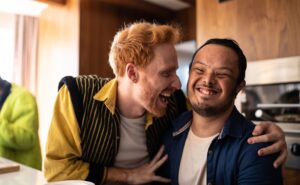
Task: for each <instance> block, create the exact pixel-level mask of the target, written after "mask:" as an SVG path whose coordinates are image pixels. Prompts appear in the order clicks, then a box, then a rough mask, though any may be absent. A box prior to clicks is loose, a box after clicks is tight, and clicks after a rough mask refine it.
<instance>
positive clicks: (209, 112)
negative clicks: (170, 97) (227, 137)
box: [190, 87, 237, 117]
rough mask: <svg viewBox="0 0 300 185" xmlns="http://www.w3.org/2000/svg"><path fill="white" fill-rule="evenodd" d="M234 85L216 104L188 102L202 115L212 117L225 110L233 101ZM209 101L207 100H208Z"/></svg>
mask: <svg viewBox="0 0 300 185" xmlns="http://www.w3.org/2000/svg"><path fill="white" fill-rule="evenodd" d="M236 94H237V93H236V87H235V88H234V89H233V90H232V92H231V93H230V95H229V96H228V97H227V98H226V100H225V101H224V102H222V103H219V104H217V105H208V104H206V103H205V102H190V103H191V106H192V108H193V110H194V111H195V112H197V113H198V114H199V115H201V116H204V117H212V116H216V115H220V114H222V113H224V112H226V111H227V110H228V109H229V108H230V107H231V106H232V105H233V103H234V100H235V97H236ZM208 101H209V100H208Z"/></svg>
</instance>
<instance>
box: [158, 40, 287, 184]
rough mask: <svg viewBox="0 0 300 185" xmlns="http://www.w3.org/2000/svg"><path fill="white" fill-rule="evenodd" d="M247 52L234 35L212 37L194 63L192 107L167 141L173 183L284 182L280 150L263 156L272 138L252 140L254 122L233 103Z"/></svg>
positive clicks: (167, 170) (168, 171) (242, 83)
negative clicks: (277, 163) (279, 165)
mask: <svg viewBox="0 0 300 185" xmlns="http://www.w3.org/2000/svg"><path fill="white" fill-rule="evenodd" d="M246 67H247V63H246V57H245V56H244V54H243V52H242V50H241V49H240V47H239V46H238V44H237V42H236V41H234V40H231V39H210V40H208V41H207V42H206V43H205V44H203V45H202V46H201V47H200V48H199V49H198V50H197V51H196V52H195V54H194V56H193V59H192V62H191V64H190V72H189V80H188V91H187V94H188V99H189V101H190V103H191V106H192V111H188V112H186V113H184V114H182V115H181V116H179V118H177V119H176V120H175V121H174V122H173V124H172V127H173V128H172V129H171V130H170V132H168V134H167V135H166V137H165V140H164V144H165V150H166V153H167V154H168V156H169V161H168V162H167V163H166V164H165V166H164V168H162V171H163V173H164V175H165V176H166V177H168V178H171V181H172V184H189V185H199V184H200V185H204V184H209V185H211V184H216V185H234V184H239V185H241V184H243V185H244V184H247V185H250V184H253V185H254V184H255V185H258V184H263V185H281V184H282V177H281V169H280V168H277V169H276V168H274V167H273V165H272V163H273V161H274V160H275V159H276V157H277V156H278V154H272V155H268V156H264V157H260V156H259V155H258V154H257V151H258V150H259V149H260V148H262V147H267V146H269V145H270V143H259V144H248V142H247V140H248V139H249V138H250V137H251V136H252V133H253V131H254V127H255V125H254V124H253V123H252V122H251V121H248V120H246V119H245V117H244V116H243V115H242V114H240V113H239V112H238V110H237V109H236V108H235V106H234V100H235V98H236V95H237V94H238V92H239V91H240V90H241V89H242V88H244V86H245V84H246V82H245V80H244V78H245V70H246Z"/></svg>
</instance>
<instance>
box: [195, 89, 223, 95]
mask: <svg viewBox="0 0 300 185" xmlns="http://www.w3.org/2000/svg"><path fill="white" fill-rule="evenodd" d="M198 91H199V92H200V93H201V94H204V95H216V94H217V93H218V91H217V90H216V89H207V88H198Z"/></svg>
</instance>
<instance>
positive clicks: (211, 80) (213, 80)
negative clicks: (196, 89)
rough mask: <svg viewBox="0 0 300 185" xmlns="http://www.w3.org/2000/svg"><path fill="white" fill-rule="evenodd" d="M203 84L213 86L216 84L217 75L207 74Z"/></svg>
mask: <svg viewBox="0 0 300 185" xmlns="http://www.w3.org/2000/svg"><path fill="white" fill-rule="evenodd" d="M202 80H203V83H204V84H205V85H213V84H215V83H216V78H215V74H214V72H213V71H211V72H206V73H205V74H204V75H203V77H202Z"/></svg>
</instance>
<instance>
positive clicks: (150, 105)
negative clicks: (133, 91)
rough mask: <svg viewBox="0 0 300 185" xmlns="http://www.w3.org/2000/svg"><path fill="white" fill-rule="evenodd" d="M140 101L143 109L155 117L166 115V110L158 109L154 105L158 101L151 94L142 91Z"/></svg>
mask: <svg viewBox="0 0 300 185" xmlns="http://www.w3.org/2000/svg"><path fill="white" fill-rule="evenodd" d="M142 101H143V102H144V107H145V109H146V110H147V111H148V112H149V113H151V114H153V115H154V116H155V117H162V116H164V115H165V114H166V108H162V107H158V106H157V105H156V103H157V101H158V100H157V98H156V96H155V95H154V94H152V93H151V92H147V91H144V92H143V95H142Z"/></svg>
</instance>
